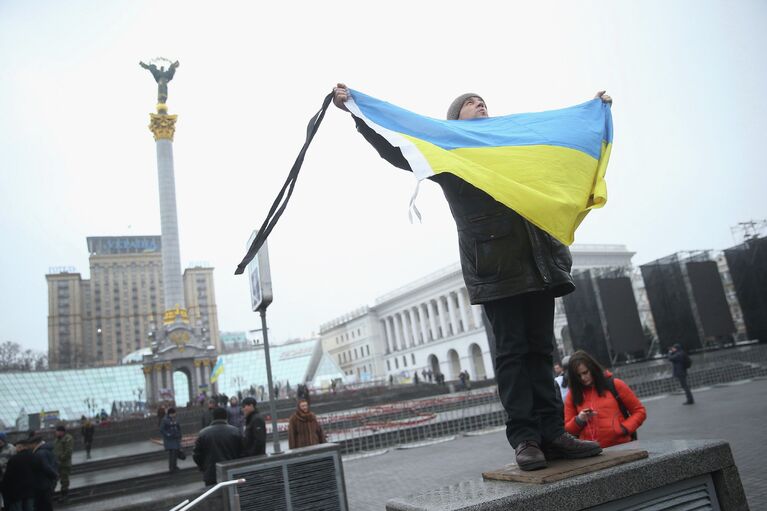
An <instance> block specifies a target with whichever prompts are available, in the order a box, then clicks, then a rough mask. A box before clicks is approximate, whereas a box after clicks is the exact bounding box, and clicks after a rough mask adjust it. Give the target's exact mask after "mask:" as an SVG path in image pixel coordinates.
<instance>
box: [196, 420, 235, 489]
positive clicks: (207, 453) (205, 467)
mask: <svg viewBox="0 0 767 511" xmlns="http://www.w3.org/2000/svg"><path fill="white" fill-rule="evenodd" d="M212 416H213V420H212V421H211V423H210V425H209V426H207V427H205V428H203V429H202V431H200V434H199V435H198V436H197V440H195V443H194V453H193V455H192V459H194V463H195V464H196V465H197V468H199V469H200V471H201V472H202V473H203V480H204V481H205V484H206V485H208V486H212V485H214V484H216V482H217V481H216V463H218V462H220V461H229V460H234V459H237V458H239V457H240V456H242V436H241V435H240V431H239V430H238V429H237V428H235V427H234V426H232V425H230V424H229V423H228V422H227V420H226V416H227V414H226V409H224V408H214V409H213V411H212Z"/></svg>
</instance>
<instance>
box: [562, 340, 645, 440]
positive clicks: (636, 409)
mask: <svg viewBox="0 0 767 511" xmlns="http://www.w3.org/2000/svg"><path fill="white" fill-rule="evenodd" d="M567 375H568V378H569V381H570V392H569V394H567V398H566V399H565V429H566V430H567V432H568V433H571V434H573V435H575V436H577V437H578V438H580V439H581V440H594V441H596V442H599V445H600V446H601V447H610V446H611V445H617V444H625V443H626V442H630V441H631V435H632V434H633V433H634V432H635V431H636V430H637V429H638V428H639V426H641V425H642V423H643V422H644V421H645V419H646V418H647V411H646V410H645V407H644V406H643V405H642V403H641V402H640V401H639V398H637V397H636V395H635V394H634V393H633V392H632V391H631V389H630V388H629V386H628V385H626V383H624V382H623V380H619V379H617V378H613V377H612V374H611V373H610V371H606V370H605V369H604V368H602V366H601V365H599V362H597V361H596V360H594V359H593V358H592V357H591V355H589V354H588V353H586V352H585V351H580V350H579V351H576V352H575V353H573V355H572V356H571V357H570V361H569V363H568V364H567ZM609 379H612V381H613V383H614V385H615V390H616V391H617V393H618V396H619V397H620V399H621V401H623V404H624V405H625V407H626V409H627V410H628V411H629V414H630V415H629V417H628V418H626V417H624V416H623V413H622V412H621V409H620V406H619V405H618V401H617V399H616V398H615V396H614V395H613V393H612V392H611V391H610V387H609V381H608V380H609Z"/></svg>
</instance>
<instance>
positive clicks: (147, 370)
mask: <svg viewBox="0 0 767 511" xmlns="http://www.w3.org/2000/svg"><path fill="white" fill-rule="evenodd" d="M151 372H152V366H144V374H150V373H151Z"/></svg>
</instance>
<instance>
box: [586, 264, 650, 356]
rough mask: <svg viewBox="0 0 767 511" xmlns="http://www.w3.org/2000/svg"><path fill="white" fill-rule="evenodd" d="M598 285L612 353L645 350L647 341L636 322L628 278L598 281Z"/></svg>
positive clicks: (639, 323)
mask: <svg viewBox="0 0 767 511" xmlns="http://www.w3.org/2000/svg"><path fill="white" fill-rule="evenodd" d="M597 286H598V287H599V296H600V298H601V302H602V309H603V311H604V314H605V321H607V333H608V334H609V335H610V345H611V346H612V349H613V352H615V353H616V354H618V353H637V352H640V353H641V352H644V351H646V350H647V348H648V345H647V340H646V339H645V336H644V331H643V330H642V322H641V321H640V320H639V311H638V309H637V302H636V298H634V288H633V287H632V286H631V279H630V278H628V277H617V278H598V279H597Z"/></svg>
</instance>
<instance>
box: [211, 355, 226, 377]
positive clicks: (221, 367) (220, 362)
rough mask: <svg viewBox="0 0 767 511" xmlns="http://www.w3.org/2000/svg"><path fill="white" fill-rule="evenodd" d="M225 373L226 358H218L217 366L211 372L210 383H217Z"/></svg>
mask: <svg viewBox="0 0 767 511" xmlns="http://www.w3.org/2000/svg"><path fill="white" fill-rule="evenodd" d="M223 372H224V358H223V357H218V360H216V365H214V366H213V369H212V370H211V371H210V383H216V381H218V377H219V376H221V374H222V373H223Z"/></svg>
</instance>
